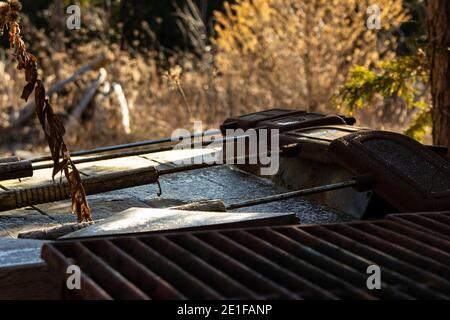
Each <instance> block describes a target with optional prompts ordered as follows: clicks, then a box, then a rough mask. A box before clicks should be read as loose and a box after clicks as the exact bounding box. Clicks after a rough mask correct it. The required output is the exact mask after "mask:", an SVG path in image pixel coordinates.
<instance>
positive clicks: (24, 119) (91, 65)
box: [8, 55, 108, 130]
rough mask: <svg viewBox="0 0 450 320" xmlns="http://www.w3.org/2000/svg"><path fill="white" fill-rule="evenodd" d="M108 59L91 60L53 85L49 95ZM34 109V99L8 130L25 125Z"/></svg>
mask: <svg viewBox="0 0 450 320" xmlns="http://www.w3.org/2000/svg"><path fill="white" fill-rule="evenodd" d="M107 61H108V59H107V58H106V57H105V56H103V55H102V56H100V57H98V58H96V59H95V60H93V61H92V62H90V63H89V64H87V65H85V66H83V67H81V68H80V69H78V70H77V71H75V72H74V73H73V74H72V75H71V76H70V77H68V78H66V79H64V80H63V81H61V82H58V83H56V84H54V85H53V86H51V87H50V88H49V89H48V91H47V96H48V97H51V96H52V95H53V94H55V93H58V92H61V91H62V90H63V89H64V88H65V86H66V85H68V84H69V83H71V82H74V81H76V80H77V79H78V78H80V77H81V76H82V75H83V74H85V73H86V72H89V71H92V70H98V69H100V68H101V67H102V66H104V65H105V64H106V63H107ZM34 109H35V103H34V100H33V101H29V102H28V103H26V104H25V105H24V106H22V107H21V108H20V110H21V111H20V113H19V116H18V118H17V119H16V120H15V121H14V123H13V124H12V125H11V127H10V128H9V129H8V130H11V129H17V128H19V127H21V126H23V125H24V124H25V123H26V122H27V121H28V120H29V119H30V118H31V117H32V116H33V115H34Z"/></svg>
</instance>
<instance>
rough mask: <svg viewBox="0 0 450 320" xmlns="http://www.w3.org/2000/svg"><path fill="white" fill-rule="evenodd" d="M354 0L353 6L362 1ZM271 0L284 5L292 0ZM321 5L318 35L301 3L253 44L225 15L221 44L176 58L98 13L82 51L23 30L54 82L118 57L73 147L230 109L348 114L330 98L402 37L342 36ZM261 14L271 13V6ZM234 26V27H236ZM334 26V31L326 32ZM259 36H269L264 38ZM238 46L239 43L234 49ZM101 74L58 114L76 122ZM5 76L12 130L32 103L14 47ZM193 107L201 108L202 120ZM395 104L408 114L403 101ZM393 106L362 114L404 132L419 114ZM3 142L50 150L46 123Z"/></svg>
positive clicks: (0, 94) (4, 63)
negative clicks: (115, 29)
mask: <svg viewBox="0 0 450 320" xmlns="http://www.w3.org/2000/svg"><path fill="white" fill-rule="evenodd" d="M242 2H243V3H247V2H249V1H242ZM316 2H317V3H316ZM347 2H348V3H349V4H348V5H349V6H351V5H352V3H354V2H355V1H347ZM268 3H272V4H273V5H274V6H281V4H282V3H283V1H281V0H277V1H268ZM291 3H297V4H298V5H301V6H306V7H305V8H304V9H305V10H312V7H310V5H307V3H309V2H308V1H303V0H296V1H291ZM314 3H316V5H320V6H321V9H320V10H318V11H317V13H318V14H319V16H313V17H312V20H311V21H309V23H310V24H311V25H310V26H309V27H311V26H312V27H311V32H309V33H308V34H305V32H304V30H303V29H302V28H305V25H303V24H301V23H300V22H301V21H303V20H301V19H302V17H301V15H302V14H304V12H303V11H302V10H299V8H298V7H296V8H295V9H296V10H297V11H295V12H296V14H297V15H292V16H291V18H290V19H291V20H292V21H291V22H292V23H290V24H287V23H284V22H285V21H284V20H283V19H282V16H281V15H284V14H287V13H288V12H289V10H290V9H289V8H287V7H286V8H284V9H282V10H280V11H279V12H280V16H276V17H275V18H274V19H268V20H267V19H266V20H264V23H261V24H260V25H261V26H262V27H263V28H262V29H258V28H256V29H255V28H254V27H255V26H257V25H258V24H255V25H254V26H253V27H250V28H248V29H249V30H253V32H254V35H253V36H252V35H248V34H247V35H246V34H245V33H242V35H243V36H246V37H248V38H249V39H248V41H247V42H246V43H247V44H248V45H249V46H250V47H248V48H246V49H245V50H244V49H243V48H244V47H242V43H240V42H236V41H234V40H235V39H234V40H233V39H232V37H233V36H235V35H236V30H235V28H236V27H237V26H236V23H242V22H239V19H243V18H242V17H240V18H239V19H237V20H236V19H234V18H232V19H228V18H227V17H225V16H221V19H222V20H221V22H222V27H221V30H219V34H218V37H219V40H221V41H218V42H216V43H215V45H213V46H210V45H209V44H208V43H207V42H206V41H204V40H203V41H197V43H195V44H194V45H195V49H196V50H195V54H187V53H174V54H172V55H171V56H170V57H167V56H164V55H163V54H162V53H161V52H155V51H140V52H139V53H138V52H135V51H122V50H120V49H119V47H118V46H117V45H116V44H112V43H108V42H107V41H105V39H106V38H107V37H105V36H103V34H101V32H107V31H102V30H106V29H107V28H106V27H105V26H104V25H102V22H101V21H98V19H97V20H96V24H98V25H99V26H98V27H97V30H99V31H98V32H99V36H98V40H91V41H90V42H86V41H81V40H79V39H78V42H77V43H82V44H80V45H76V46H72V48H73V49H68V50H66V51H64V52H55V51H53V50H52V46H51V40H50V39H49V38H47V36H46V35H44V34H43V33H42V32H40V31H39V30H36V29H34V28H33V26H31V25H30V24H28V23H27V21H23V22H22V25H24V26H25V28H27V29H29V30H25V31H24V32H23V33H24V34H25V35H27V34H33V35H34V37H35V39H34V41H33V46H32V48H31V51H34V52H36V53H37V56H38V58H39V61H40V65H39V67H40V69H41V71H42V74H45V75H52V76H49V77H48V78H46V79H44V80H45V82H46V85H47V87H50V86H51V85H52V84H54V83H57V82H58V81H59V80H61V79H64V78H65V77H68V76H70V75H71V74H72V73H73V72H74V71H75V70H77V69H78V68H79V67H81V66H82V65H84V64H86V63H87V62H88V61H89V60H93V59H94V58H95V57H98V56H99V55H100V54H105V55H106V56H107V57H108V58H109V63H108V65H107V66H106V69H107V72H108V76H107V83H106V84H105V85H103V86H102V87H101V88H100V90H99V93H98V94H97V96H96V98H95V100H94V101H93V103H91V105H90V106H89V107H88V109H87V111H86V112H85V113H84V114H83V117H82V122H81V123H79V124H77V126H76V128H75V130H71V131H70V132H69V133H68V134H67V137H66V139H67V143H68V145H69V147H70V149H72V150H74V149H77V148H85V147H92V146H99V145H110V144H114V143H123V142H127V141H135V140H140V139H150V138H154V137H161V136H168V135H170V134H171V133H172V131H173V129H174V128H179V127H184V128H187V129H192V128H191V125H190V122H191V121H192V120H194V119H193V118H195V119H196V120H202V121H203V122H204V124H205V126H207V127H209V128H213V127H217V126H218V125H219V124H220V123H221V122H222V121H223V120H224V119H225V118H227V117H229V116H230V115H236V114H238V113H244V112H250V111H255V110H260V109H266V108H271V107H276V106H280V105H281V106H285V107H290V108H302V109H305V108H306V109H315V110H320V111H324V112H333V113H335V112H338V111H337V110H336V109H335V108H334V106H333V105H332V103H331V102H330V97H331V95H332V94H333V93H334V91H335V90H336V88H337V87H338V86H339V85H341V84H342V83H343V82H344V80H345V78H346V75H347V70H348V68H349V67H350V66H351V65H352V64H353V63H359V62H361V61H363V62H364V64H368V63H371V62H372V61H375V60H377V59H378V58H379V57H380V52H381V51H380V46H381V47H382V49H383V51H386V52H384V53H385V54H387V55H389V52H390V51H389V50H390V48H391V45H392V44H393V43H394V42H395V41H394V40H395V39H393V38H390V40H389V42H388V43H385V44H386V46H383V43H381V44H380V43H379V40H377V38H376V37H374V36H373V34H371V33H367V31H366V30H363V29H361V27H358V28H357V30H359V31H358V32H360V33H359V34H358V35H357V40H358V41H361V42H360V43H356V42H355V43H353V41H354V40H355V39H353V37H354V36H355V30H356V29H355V28H356V24H355V26H351V25H350V26H347V29H345V30H341V31H339V32H338V33H337V31H335V30H338V28H340V27H342V26H341V25H340V24H342V21H339V19H337V20H336V19H332V20H330V23H328V24H327V22H326V20H323V18H324V17H323V15H327V14H330V12H329V10H328V9H329V8H330V6H333V5H334V2H333V1H329V2H327V1H315V2H314ZM340 3H341V2H340ZM394 3H395V4H394V5H392V6H391V7H389V10H390V11H389V14H390V15H389V16H390V17H391V18H389V19H390V20H389V21H388V22H386V23H388V27H389V28H390V27H395V26H396V25H398V23H399V21H401V20H402V19H404V18H405V15H404V14H403V13H402V12H401V10H400V9H399V7H398V3H397V1H395V2H394ZM334 8H335V9H336V10H337V8H340V6H339V5H335V6H334ZM191 9H192V8H191ZM291 9H292V8H291ZM180 10H182V9H180ZM342 10H344V11H343V12H342V14H345V13H348V8H346V7H345V6H343V7H342ZM345 10H347V11H345ZM302 12H303V13H302ZM185 13H187V14H186V15H184V16H183V17H182V19H181V24H182V25H185V26H191V27H192V26H194V27H192V28H188V27H186V30H187V32H189V30H191V32H194V33H195V36H194V37H193V39H197V40H198V39H205V38H204V37H203V36H202V33H203V32H205V31H204V28H202V25H201V21H200V22H199V21H198V19H196V16H195V10H194V12H192V10H191V12H190V14H189V12H185ZM334 13H339V12H336V11H334ZM87 14H88V13H87ZM229 14H230V15H229V17H233V14H235V13H229ZM255 14H256V16H258V14H263V15H264V13H263V12H262V13H261V12H259V13H255ZM320 14H321V15H322V16H320ZM386 14H387V13H386ZM338 17H340V16H338ZM354 18H355V19H356V18H358V19H359V20H358V21H359V22H363V23H364V21H360V20H361V19H363V18H364V15H363V14H360V13H358V15H356V16H354ZM227 19H228V20H227ZM233 19H234V20H233ZM246 19H247V25H248V24H249V23H251V22H252V20H251V19H250V17H247V18H246ZM296 19H297V20H296ZM321 19H322V20H321ZM219 20H220V19H219ZM192 21H195V23H193V22H192ZM258 21H260V20H258ZM283 21H284V22H283ZM324 22H325V24H324ZM224 23H228V29H227V25H226V24H225V25H224ZM315 24H317V25H320V26H322V29H320V28H319V29H315V28H314V25H315ZM287 26H289V28H288V29H286V27H287ZM306 27H308V26H306ZM352 28H353V29H352ZM230 30H232V31H233V32H231V31H230ZM302 30H303V31H302ZM327 30H328V31H327ZM352 30H353V35H352ZM325 31H327V33H324V32H325ZM302 32H303V33H302ZM350 35H352V37H350ZM82 36H83V35H82V34H80V35H78V34H77V33H76V32H75V34H74V35H73V37H74V39H70V41H77V37H80V38H82ZM227 37H228V38H227ZM346 37H347V38H346ZM255 39H259V40H260V41H259V42H255V41H254V40H255ZM241 40H242V39H241ZM344 40H345V41H344ZM66 41H69V39H67V40H66ZM233 41H234V42H233ZM383 41H386V39H384V40H383ZM338 42H339V43H338ZM233 43H234V44H233ZM229 45H231V46H233V45H234V47H231V48H228V47H227V46H229ZM364 46H366V47H364ZM308 48H309V49H308ZM239 50H241V51H239ZM242 50H244V51H242ZM305 59H306V60H305ZM308 59H309V60H308ZM349 59H350V60H349ZM308 61H309V62H308ZM311 68H312V69H311ZM177 69H178V70H181V72H180V74H179V79H178V80H179V83H178V84H179V86H181V89H182V92H183V93H184V96H183V94H182V93H181V90H180V87H178V85H175V86H174V84H173V81H172V80H173V79H172V80H171V79H170V70H172V73H173V71H174V70H177ZM176 72H178V71H176ZM305 72H306V74H305ZM311 73H312V74H311ZM168 74H169V77H168ZM314 75H316V76H314ZM96 76H97V74H96V72H91V73H88V74H86V75H85V76H83V77H82V78H80V79H79V80H77V81H76V82H75V83H72V84H70V85H68V86H67V88H66V90H65V91H64V92H62V93H60V94H57V95H54V96H53V97H52V98H51V102H52V104H53V105H54V106H55V107H59V109H57V110H56V111H57V112H58V113H60V115H61V116H62V117H63V118H67V116H68V114H70V112H71V111H72V110H73V108H74V107H76V106H77V105H78V103H79V101H80V99H81V98H82V94H80V92H83V91H84V90H85V89H86V88H87V87H88V85H89V84H90V83H91V82H92V81H93V79H95V78H96ZM0 79H2V80H3V81H1V82H0V128H1V127H3V128H7V127H8V126H9V125H10V124H11V123H12V122H13V121H14V119H15V117H17V114H18V112H19V110H20V108H21V106H22V105H23V104H22V102H21V101H20V99H19V96H20V93H21V90H22V87H23V85H24V79H23V78H22V76H21V75H19V73H17V72H16V70H15V66H14V63H13V58H12V57H11V53H8V52H6V51H4V50H0ZM113 83H118V84H120V85H121V86H122V88H123V91H124V93H125V96H126V98H127V102H128V105H129V109H130V119H131V133H130V134H126V133H125V130H124V128H123V126H122V118H121V113H120V112H119V107H118V99H117V97H116V96H115V94H114V92H112V91H111V90H110V87H111V85H112V84H113ZM187 104H188V106H189V108H188V107H187ZM188 109H191V112H192V115H193V116H192V115H191V114H190V112H189V110H188ZM394 109H395V110H400V109H401V106H400V107H398V106H397V107H395V108H394ZM383 110H385V111H386V110H387V109H386V108H385V105H384V104H381V105H379V106H378V108H373V109H365V110H364V111H361V112H362V114H359V116H360V117H361V119H363V120H364V122H363V123H362V124H367V125H370V126H372V127H378V128H381V127H383V128H384V129H395V130H402V129H404V128H405V127H406V126H407V122H408V119H409V118H408V117H409V115H405V117H404V123H403V122H401V121H399V116H398V114H397V113H396V112H397V111H394V112H392V113H391V112H383ZM400 113H401V110H400ZM380 120H382V121H380ZM204 129H207V128H204ZM0 139H1V140H0V149H1V148H2V147H3V148H4V149H5V148H8V149H11V148H13V149H14V148H19V149H33V150H34V151H36V150H39V148H40V147H41V148H45V143H44V140H43V137H42V134H41V133H40V130H39V129H38V126H36V125H34V126H33V125H28V126H26V127H23V128H21V130H20V131H19V132H8V133H7V134H5V135H3V136H1V137H0Z"/></svg>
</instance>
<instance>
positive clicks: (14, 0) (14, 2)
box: [8, 0, 22, 12]
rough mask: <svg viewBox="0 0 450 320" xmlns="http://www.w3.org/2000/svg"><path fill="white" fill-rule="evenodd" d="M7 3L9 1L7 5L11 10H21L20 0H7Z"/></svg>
mask: <svg viewBox="0 0 450 320" xmlns="http://www.w3.org/2000/svg"><path fill="white" fill-rule="evenodd" d="M8 3H9V6H10V7H11V10H12V11H16V12H19V11H20V10H22V4H21V3H20V1H18V0H9V1H8Z"/></svg>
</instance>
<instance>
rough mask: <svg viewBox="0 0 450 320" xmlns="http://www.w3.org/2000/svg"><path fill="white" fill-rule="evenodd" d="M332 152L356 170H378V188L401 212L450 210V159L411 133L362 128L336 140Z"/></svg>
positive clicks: (339, 161) (350, 169)
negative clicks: (417, 139) (432, 149)
mask: <svg viewBox="0 0 450 320" xmlns="http://www.w3.org/2000/svg"><path fill="white" fill-rule="evenodd" d="M329 156H330V158H332V159H333V161H335V162H336V163H337V164H339V165H340V166H342V167H343V168H345V169H346V170H348V171H349V172H351V173H352V174H355V175H358V174H363V173H368V172H371V173H373V174H375V176H376V177H377V181H376V185H375V187H374V192H376V193H377V194H378V195H380V196H381V197H382V198H383V199H385V200H386V201H388V202H389V203H390V204H391V205H393V206H394V207H395V208H396V209H398V210H399V211H400V212H420V211H422V212H423V211H438V210H450V161H449V160H447V159H446V158H444V157H441V156H439V155H437V154H436V153H434V152H432V151H430V150H429V149H428V148H426V147H425V146H423V145H422V144H420V143H418V142H417V141H415V140H413V139H411V138H409V137H406V136H404V135H401V134H397V133H393V132H383V131H364V132H358V133H355V134H352V135H347V136H344V137H342V138H339V139H336V140H334V141H333V142H332V143H331V145H330V147H329Z"/></svg>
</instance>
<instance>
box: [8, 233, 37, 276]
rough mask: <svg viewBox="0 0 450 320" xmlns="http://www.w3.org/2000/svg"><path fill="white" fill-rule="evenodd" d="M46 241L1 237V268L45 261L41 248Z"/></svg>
mask: <svg viewBox="0 0 450 320" xmlns="http://www.w3.org/2000/svg"><path fill="white" fill-rule="evenodd" d="M44 243H45V241H37V240H17V239H6V238H0V269H2V268H7V267H13V266H18V265H26V264H37V263H43V262H44V261H43V260H42V259H41V248H42V245H43V244H44Z"/></svg>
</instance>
